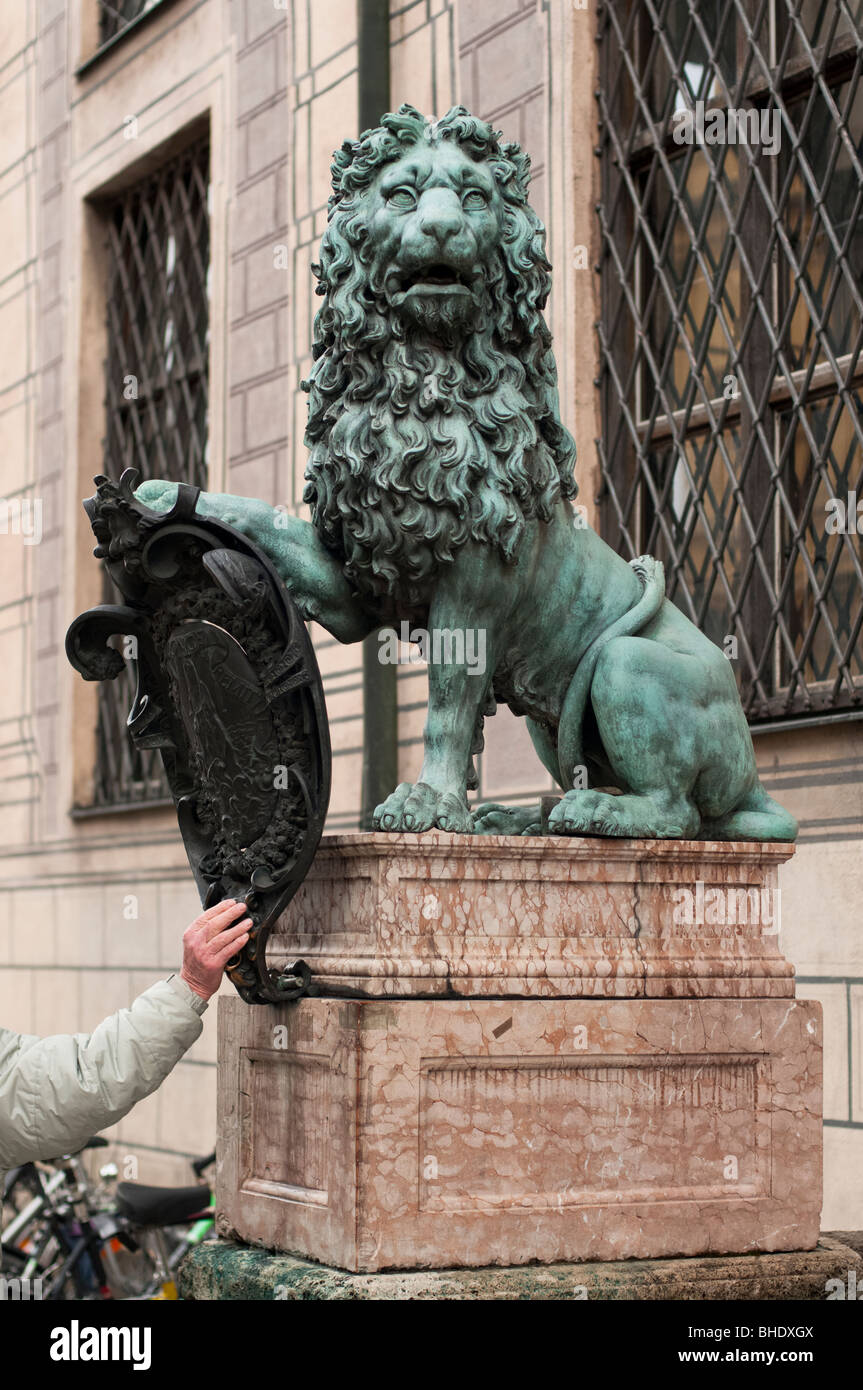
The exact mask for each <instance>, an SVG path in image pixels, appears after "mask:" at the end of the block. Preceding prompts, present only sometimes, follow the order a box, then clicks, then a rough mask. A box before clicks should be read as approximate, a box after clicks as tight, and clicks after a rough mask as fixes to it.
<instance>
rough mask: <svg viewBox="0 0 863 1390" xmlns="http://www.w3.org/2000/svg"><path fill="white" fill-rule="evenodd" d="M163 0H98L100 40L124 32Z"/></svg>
mask: <svg viewBox="0 0 863 1390" xmlns="http://www.w3.org/2000/svg"><path fill="white" fill-rule="evenodd" d="M161 3H162V0H98V4H99V42H100V43H107V42H108V40H109V39H113V38H116V36H117V34H122V32H123V30H124V29H128V27H129V25H130V24H132V23H134V21H135V20H136V19H140V18H141V16H142V15H145V14H147V13H148V12H149V11H150V10H154V9H155V8H156V6H157V5H160V4H161Z"/></svg>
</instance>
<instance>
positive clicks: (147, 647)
mask: <svg viewBox="0 0 863 1390" xmlns="http://www.w3.org/2000/svg"><path fill="white" fill-rule="evenodd" d="M95 482H96V486H97V493H96V496H95V497H91V498H89V499H88V500H87V501H86V502H85V503H84V507H85V509H86V511H87V514H88V516H89V518H90V522H91V524H92V527H93V531H94V533H95V535H96V539H97V540H98V542H99V544H98V546H97V547H96V551H95V554H96V555H97V556H99V557H101V558H103V559H105V561H106V564H107V568H108V572H109V574H110V575H111V578H112V580H113V582H114V583H115V584H116V586H117V588H118V589H119V590H120V593H121V594H122V596H123V598H124V599H125V603H124V604H122V605H109V604H104V605H102V606H100V607H98V608H91V609H89V610H88V611H87V612H86V613H82V614H81V616H80V617H79V618H76V620H75V622H74V623H73V624H72V626H71V627H70V628H69V631H68V633H67V634H66V654H67V656H68V658H69V660H70V661H71V663H72V665H73V666H74V667H75V669H76V670H78V671H80V672H81V674H82V676H84V678H85V680H106V679H110V678H113V677H114V676H116V675H118V674H119V672H120V671H121V670H122V669H123V666H124V660H123V657H122V656H121V655H120V653H119V651H117V650H116V649H115V648H114V647H113V646H109V645H107V644H108V640H109V638H111V637H112V636H114V635H117V634H122V635H123V637H124V638H129V637H132V638H134V648H135V649H136V651H137V656H136V665H137V690H136V693H135V699H134V703H133V705H132V709H131V710H130V712H129V716H128V720H127V724H128V729H129V733H130V735H131V737H132V740H133V741H134V743H135V744H136V745H137V746H138V747H139V748H157V749H158V750H159V752H160V753H161V756H162V761H163V763H164V765H165V772H166V775H167V779H168V784H169V786H170V788H171V793H172V795H173V798H174V801H175V804H176V807H177V819H178V821H179V826H180V831H181V833H182V836H183V841H184V843H185V846H186V853H187V854H188V857H189V863H190V865H191V868H192V872H193V874H194V875H195V880H196V882H197V884H198V890H199V892H200V895H201V901H202V903H203V904H204V906H205V907H211V906H212V905H213V904H214V903H217V902H219V901H221V900H222V899H223V898H236V899H237V900H238V901H245V904H246V907H247V909H248V914H249V917H250V918H251V921H252V928H251V932H250V936H249V941H248V943H247V944H246V946H245V947H244V948H243V950H242V951H241V952H240V953H239V954H238V955H237V956H236V957H235V958H234V959H233V960H232V961H231V962H229V965H228V974H229V976H230V978H231V980H232V981H233V983H234V984H235V985H236V987H237V990H238V991H239V993H240V995H241V996H242V998H243V999H245V1000H246V1002H247V1003H250V1004H252V1003H259V1004H262V1003H282V1002H284V1001H285V1000H286V999H295V998H298V997H299V996H300V995H301V994H304V993H308V992H309V990H310V988H311V985H310V972H309V969H308V966H306V965H305V963H304V962H303V961H297V962H296V963H295V964H294V965H293V966H291V967H290V968H289V969H288V970H287V971H285V972H283V973H282V974H277V972H275V971H273V970H270V969H268V967H267V964H266V943H267V937H268V935H269V932H270V929H271V927H272V924H273V923H274V922H275V921H276V919H277V917H278V916H279V914H280V913H281V912H282V911H283V910H284V908H285V907H286V906H287V904H288V902H289V901H290V899H291V898H292V897H293V895H294V893H295V892H296V890H297V888H298V887H299V885H300V884H301V883H302V881H303V878H304V877H305V875H306V872H307V871H308V868H309V865H310V863H311V861H312V858H313V857H314V854H315V850H316V849H317V847H318V842H319V840H320V838H321V833H322V830H323V825H324V820H325V818H326V813H327V804H328V801H329V794H330V740H329V730H328V727H327V716H326V706H325V703H324V694H323V689H322V687H321V679H320V673H319V671H318V666H317V662H316V660H315V655H314V651H313V648H312V644H311V641H310V640H309V636H308V633H307V632H306V628H305V625H304V623H303V621H302V619H301V617H300V615H299V613H298V612H297V609H296V607H295V605H294V603H293V601H292V599H291V597H290V594H289V593H288V591H287V589H286V588H285V586H284V585H283V584H282V582H281V580H280V579H279V577H278V575H277V573H276V571H275V570H274V568H273V566H272V565H271V564H270V562H269V560H268V559H267V558H266V556H265V555H263V553H262V552H261V551H260V550H259V549H258V548H257V547H256V546H255V545H254V544H253V543H252V542H251V541H249V540H247V539H246V538H245V537H244V536H242V535H240V533H239V532H238V531H235V530H234V529H233V528H232V527H230V526H227V525H225V524H224V523H223V522H219V521H215V520H211V519H210V518H209V517H199V516H197V515H196V513H195V505H196V503H197V499H198V495H199V491H200V489H198V488H195V487H191V486H189V485H188V484H185V483H181V484H180V486H179V489H178V495H177V502H176V505H175V506H174V508H173V510H172V511H171V512H169V513H167V514H163V513H158V512H153V511H151V510H150V509H149V508H148V507H146V506H144V504H143V503H141V502H138V501H137V500H136V498H135V496H134V489H135V487H136V486H137V485H138V482H139V475H138V473H137V471H136V470H135V469H131V468H130V469H127V470H126V472H125V473H124V474H123V476H122V478H121V479H120V482H119V484H115V483H113V482H111V481H110V480H109V479H108V478H103V477H98V478H96V479H95Z"/></svg>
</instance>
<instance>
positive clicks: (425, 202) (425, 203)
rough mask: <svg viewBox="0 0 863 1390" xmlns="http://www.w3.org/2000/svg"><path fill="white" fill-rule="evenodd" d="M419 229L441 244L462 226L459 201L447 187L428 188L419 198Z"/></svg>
mask: <svg viewBox="0 0 863 1390" xmlns="http://www.w3.org/2000/svg"><path fill="white" fill-rule="evenodd" d="M417 215H418V222H419V228H420V231H422V232H424V233H425V235H426V236H431V237H434V238H435V240H436V241H438V242H439V244H440V245H441V246H443V244H444V242H445V241H447V240H448V238H449V237H452V236H455V235H456V233H457V232H459V231H460V230H461V228H462V224H463V220H464V219H463V217H462V211H461V203H460V202H459V200H458V198H457V197H456V195H455V193H453V192H452V190H451V189H448V188H430V189H428V190H427V191H426V192H425V193H424V194H423V195H422V198H421V199H420V205H419V208H418V213H417Z"/></svg>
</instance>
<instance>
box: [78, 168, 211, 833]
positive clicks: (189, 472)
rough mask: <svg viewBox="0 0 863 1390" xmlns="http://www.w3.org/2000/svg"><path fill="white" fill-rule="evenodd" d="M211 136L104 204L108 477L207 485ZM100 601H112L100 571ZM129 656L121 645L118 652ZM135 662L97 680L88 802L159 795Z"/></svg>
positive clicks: (159, 773) (158, 769) (161, 786)
mask: <svg viewBox="0 0 863 1390" xmlns="http://www.w3.org/2000/svg"><path fill="white" fill-rule="evenodd" d="M208 194H209V142H208V141H207V140H201V141H199V142H198V143H197V144H195V145H194V146H193V147H191V148H188V149H186V150H185V151H184V152H183V153H182V154H181V155H179V156H178V157H176V158H174V159H172V160H171V161H170V162H169V163H165V164H164V165H163V166H162V167H161V168H159V169H158V170H156V172H155V173H153V174H151V175H149V176H148V177H147V178H146V179H144V180H143V181H142V182H140V183H138V184H135V185H134V187H132V188H129V189H128V190H127V191H126V192H124V193H123V194H122V196H121V197H119V198H118V199H117V200H116V201H115V202H113V203H112V204H111V205H110V206H108V207H106V208H105V209H104V214H105V225H106V228H107V234H108V267H109V268H108V286H107V358H106V364H105V385H106V396H105V408H106V427H107V428H106V435H105V441H104V456H103V471H104V473H105V474H107V476H108V477H111V478H114V479H117V478H119V477H120V475H121V474H122V472H123V470H124V469H125V468H137V469H138V470H139V472H140V474H141V477H142V479H145V478H169V479H171V480H173V481H177V482H180V481H185V482H190V483H194V484H197V485H198V486H200V487H204V486H205V485H206V479H207V382H208V370H207V367H208V355H209V298H210V296H209V246H210V225H209V211H208ZM104 602H106V603H115V602H117V596H116V593H115V591H114V590H113V586H112V585H111V583H110V580H108V578H107V575H106V576H105V598H104ZM126 655H128V653H127V654H126ZM134 682H135V676H134V661H133V660H127V662H126V670H125V671H124V672H121V674H120V675H119V676H118V677H117V678H116V680H114V681H105V682H103V683H102V684H101V685H100V687H99V718H98V730H97V758H96V776H95V796H94V800H95V803H96V805H103V806H110V805H123V804H128V803H130V802H142V801H153V800H161V799H163V798H164V797H165V796H167V794H168V789H167V785H166V782H165V779H164V773H163V770H162V766H161V759H160V757H159V754H158V752H156V751H155V750H153V751H140V750H138V749H135V748H133V746H132V744H131V741H130V739H129V735H128V732H127V729H126V715H127V713H128V710H129V708H130V705H131V701H132V695H133V693H134Z"/></svg>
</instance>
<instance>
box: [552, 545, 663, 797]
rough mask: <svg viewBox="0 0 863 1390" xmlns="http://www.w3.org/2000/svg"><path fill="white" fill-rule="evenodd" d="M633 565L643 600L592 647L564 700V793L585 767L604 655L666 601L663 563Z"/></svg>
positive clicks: (642, 558)
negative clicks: (596, 677)
mask: <svg viewBox="0 0 863 1390" xmlns="http://www.w3.org/2000/svg"><path fill="white" fill-rule="evenodd" d="M629 563H630V565H631V566H632V568H633V569H634V570H635V573H636V574H637V575H638V578H639V579H640V580H641V583H642V585H643V592H642V595H641V598H640V599H639V600H638V602H637V603H636V604H634V605H633V607H632V608H630V609H628V610H627V612H626V613H623V614H622V615H621V616H620V617H619V618H618V619H617V621H616V622H614V623H612V625H611V627H609V628H607V629H606V631H605V632H601V633H600V635H599V636H598V637H597V638H596V640H595V641H593V642H592V643H591V644H590V646H589V647H588V649H587V651H586V652H585V653H584V656H583V657H582V658H581V661H580V662H579V663H578V667H577V669H576V671H575V674H574V676H573V678H572V680H571V681H570V683H569V689H568V690H567V692H566V695H565V696H564V701H563V707H562V709H561V711H560V723H559V725H558V736H557V759H558V763H559V765H560V784H561V786H562V787H563V789H564V791H569V790H570V788H571V787H572V785H573V772H574V769H575V768H576V767H580V766H582V765H583V763H584V755H583V751H582V738H581V729H582V723H583V721H584V711H585V709H586V707H587V700H588V696H589V695H590V687H591V684H592V682H593V673H594V671H595V670H596V663H597V661H598V660H599V657H600V654H601V653H602V651H603V650H604V648H605V647H606V646H607V645H608V643H609V642H612V641H613V640H614V638H615V637H632V636H633V635H634V634H635V633H636V632H639V631H640V629H641V628H643V627H645V626H646V624H647V623H649V622H650V620H651V618H653V617H655V615H656V614H657V613H658V612H659V609H660V608H661V606H662V600H663V599H664V598H665V568H664V566H663V564H662V561H661V560H654V559H653V557H652V556H650V555H639V556H638V558H637V559H636V560H630V562H629Z"/></svg>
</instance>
